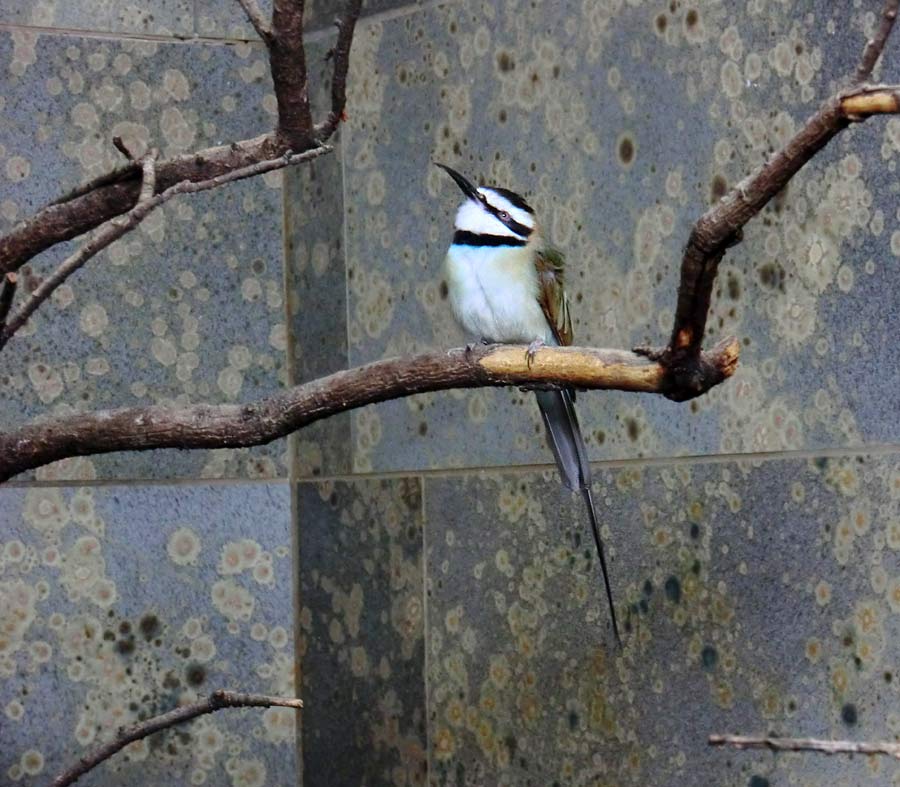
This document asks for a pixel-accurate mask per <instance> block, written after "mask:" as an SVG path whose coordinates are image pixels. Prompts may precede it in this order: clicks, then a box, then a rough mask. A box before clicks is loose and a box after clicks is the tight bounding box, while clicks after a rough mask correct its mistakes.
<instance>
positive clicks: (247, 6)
mask: <svg viewBox="0 0 900 787" xmlns="http://www.w3.org/2000/svg"><path fill="white" fill-rule="evenodd" d="M238 2H239V3H240V4H241V8H243V9H244V13H245V14H246V15H247V19H248V20H249V22H250V24H251V25H253V29H254V30H255V31H256V34H257V35H258V36H259V37H260V38H261V39H262V40H263V42H264V43H265V44H266V46H268V45H269V44H270V43H271V41H272V31H271V30H269V25H268V24H267V22H266V20H265V19H264V18H263V14H262V11H261V10H260V7H259V5H258V4H257V2H256V0H238Z"/></svg>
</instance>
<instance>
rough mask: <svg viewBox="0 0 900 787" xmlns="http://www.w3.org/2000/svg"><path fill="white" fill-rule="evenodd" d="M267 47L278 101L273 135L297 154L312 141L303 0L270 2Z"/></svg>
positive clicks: (275, 0) (276, 0)
mask: <svg viewBox="0 0 900 787" xmlns="http://www.w3.org/2000/svg"><path fill="white" fill-rule="evenodd" d="M267 45H268V47H269V67H270V68H271V70H272V82H273V83H274V85H275V98H276V99H277V101H278V128H277V131H276V135H277V136H278V139H279V140H280V142H281V143H282V144H283V145H285V146H286V147H287V148H288V149H289V150H296V151H298V152H299V151H301V150H305V149H306V148H308V147H309V146H310V145H311V144H312V139H313V122H312V114H311V113H310V109H309V89H308V86H307V83H306V53H305V51H304V49H303V0H274V2H273V4H272V34H271V36H270V38H269V41H268V42H267Z"/></svg>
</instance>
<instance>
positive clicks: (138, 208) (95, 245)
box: [0, 145, 332, 350]
mask: <svg viewBox="0 0 900 787" xmlns="http://www.w3.org/2000/svg"><path fill="white" fill-rule="evenodd" d="M331 150H332V148H330V147H328V146H327V145H322V146H320V147H318V148H313V149H312V150H308V151H306V152H305V153H298V154H296V155H285V156H280V157H279V158H276V159H272V160H269V161H261V162H259V163H257V164H251V165H250V166H247V167H242V168H241V169H236V170H232V171H231V172H227V173H225V174H223V175H219V176H218V177H215V178H210V179H209V180H201V181H197V182H194V181H190V180H183V181H181V182H180V183H176V184H175V185H174V186H170V187H169V188H167V189H166V190H165V191H162V192H160V193H159V194H156V195H153V190H154V184H155V179H156V168H155V163H154V162H155V159H154V158H153V155H152V154H151V155H148V156H146V157H145V158H144V159H143V160H142V162H141V167H142V171H143V173H144V176H145V180H144V182H143V184H142V186H141V192H140V197H139V199H138V203H137V205H135V206H134V207H133V208H132V209H131V210H130V211H128V213H126V214H125V215H124V216H116V217H115V218H113V219H110V220H109V221H108V222H106V223H105V224H104V225H103V226H101V227H100V229H99V230H98V231H97V232H96V234H95V235H94V236H93V237H92V238H91V239H90V240H88V241H87V242H86V243H85V244H84V245H83V246H82V247H81V248H80V249H79V250H78V251H76V252H75V253H74V254H72V255H71V256H69V257H67V258H66V259H65V260H63V262H62V263H61V264H60V266H59V267H58V268H57V269H56V270H55V271H54V272H53V273H52V274H51V275H50V276H48V277H47V278H46V279H44V280H43V281H42V282H41V283H40V284H39V285H38V287H37V288H36V289H35V290H34V292H32V293H31V296H30V297H29V298H28V300H27V301H26V302H25V303H24V304H23V306H22V308H20V309H19V310H18V311H17V312H16V313H15V314H14V315H13V316H12V317H11V318H10V320H9V322H8V323H7V324H6V325H5V326H3V327H2V328H0V350H2V349H3V347H5V346H6V344H7V343H8V342H9V340H10V339H11V338H12V337H13V336H14V335H15V333H16V332H17V331H18V330H19V329H20V328H22V326H23V325H25V323H26V322H27V321H28V319H29V318H30V317H31V315H32V314H34V312H35V311H36V310H37V309H38V307H39V306H40V305H41V304H42V303H44V302H45V301H46V300H47V299H48V298H49V297H50V296H51V295H52V294H53V292H54V291H55V290H56V289H57V288H58V287H59V286H60V285H61V284H62V283H63V282H64V281H66V279H68V278H69V277H70V276H71V275H72V274H73V273H75V271H77V270H79V269H80V268H81V267H82V266H84V264H85V263H86V262H87V261H88V260H90V259H91V258H93V257H95V256H96V255H97V254H98V253H100V252H101V251H103V249H105V248H107V247H108V246H109V245H110V244H112V243H113V242H114V241H116V240H118V239H119V238H121V237H122V236H123V235H125V234H126V233H128V232H131V230H133V229H134V228H135V227H137V226H138V224H140V223H141V222H142V221H143V220H144V219H145V218H146V217H147V216H148V215H149V214H150V213H152V212H153V211H154V210H156V209H157V208H158V207H159V206H160V205H162V204H164V203H166V202H168V201H169V200H170V199H172V197H176V196H178V195H179V194H196V193H197V192H199V191H208V190H210V189H214V188H217V187H219V186H224V185H225V184H226V183H233V182H234V181H236V180H243V179H245V178H251V177H254V176H256V175H261V174H263V173H265V172H272V171H273V170H276V169H282V168H283V167H288V166H292V165H294V164H300V163H302V162H305V161H310V160H311V159H314V158H318V157H319V156H321V155H324V154H325V153H329V152H331Z"/></svg>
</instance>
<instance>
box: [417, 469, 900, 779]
mask: <svg viewBox="0 0 900 787" xmlns="http://www.w3.org/2000/svg"><path fill="white" fill-rule="evenodd" d="M594 491H595V497H596V500H597V503H598V509H599V516H600V519H601V522H602V526H603V530H604V534H605V538H606V541H607V544H608V547H609V553H610V567H611V574H612V585H613V588H614V592H615V595H616V598H617V608H618V610H619V617H620V622H621V623H622V624H623V628H624V629H625V630H624V632H623V641H624V647H623V648H622V649H621V650H619V649H617V647H616V646H615V643H614V640H613V637H612V634H611V632H610V630H609V628H608V616H607V612H606V603H605V599H604V596H603V592H602V583H601V580H600V578H599V575H598V569H597V565H596V562H595V560H594V550H593V544H592V542H591V539H590V535H589V530H588V528H587V525H586V520H585V515H584V511H583V509H582V507H581V505H580V501H579V500H578V499H577V498H573V497H572V496H570V494H569V493H568V492H565V491H562V490H561V489H560V487H559V485H558V483H557V482H556V480H555V478H553V477H551V476H550V474H543V475H542V474H540V473H530V474H526V473H518V474H503V473H500V472H498V473H496V474H484V475H481V476H475V475H471V476H470V475H464V476H459V477H453V478H440V477H429V478H427V479H426V483H425V499H426V533H427V537H426V544H427V552H426V609H427V629H428V631H427V648H428V651H427V663H428V692H429V693H428V720H429V721H428V724H429V745H430V754H429V756H430V768H431V770H430V772H431V774H432V782H433V784H436V785H476V784H497V785H546V784H551V783H553V784H557V785H560V786H562V785H587V784H621V785H657V784H659V785H667V787H676V786H678V785H685V787H687V786H688V785H690V787H694V785H697V784H716V785H727V786H728V787H744V786H745V785H747V784H752V785H754V787H756V785H760V784H772V785H775V784H810V785H812V784H863V783H865V784H878V785H889V784H894V783H895V782H894V781H892V779H893V778H894V775H895V772H896V769H895V768H894V767H893V766H892V765H891V764H890V763H889V762H888V761H887V760H886V759H881V760H875V759H859V758H857V759H851V758H841V757H831V758H829V757H822V756H820V755H818V756H817V755H800V756H797V755H788V756H784V755H780V754H779V755H777V756H773V755H772V754H770V753H758V752H757V753H754V752H735V751H726V750H721V749H712V748H710V747H709V746H707V744H706V739H707V736H708V735H710V734H711V733H743V734H751V735H752V734H766V733H769V734H776V735H795V736H799V737H826V738H851V739H858V740H884V739H887V740H892V739H894V737H895V736H896V735H897V732H898V727H897V723H898V722H897V719H898V714H897V708H898V681H897V680H896V678H895V675H896V670H897V658H896V653H897V645H898V643H900V617H898V613H900V580H898V579H897V577H898V575H900V456H898V455H888V456H879V457H866V456H860V457H856V456H852V457H850V456H848V457H843V458H832V459H825V458H821V459H813V460H806V459H797V460H785V461H771V462H758V463H755V464H751V463H734V462H727V463H711V462H706V463H703V462H697V463H688V462H684V463H678V464H672V465H666V464H662V465H658V466H648V467H643V468H640V467H637V466H630V467H627V468H622V469H618V470H608V471H605V472H602V473H599V474H598V476H597V480H596V483H595V484H594ZM754 778H755V779H756V781H754ZM760 780H768V781H760Z"/></svg>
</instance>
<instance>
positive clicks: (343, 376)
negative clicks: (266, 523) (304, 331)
mask: <svg viewBox="0 0 900 787" xmlns="http://www.w3.org/2000/svg"><path fill="white" fill-rule="evenodd" d="M526 349H527V348H526V347H524V346H522V347H520V346H517V345H491V346H487V347H484V346H478V347H473V348H466V349H456V350H449V351H440V352H431V353H425V354H422V355H418V356H415V357H412V358H392V359H388V360H383V361H376V362H375V363H371V364H367V365H365V366H360V367H357V368H355V369H350V370H347V371H342V372H337V373H336V374H332V375H330V376H329V377H324V378H322V379H320V380H314V381H313V382H309V383H306V384H304V385H299V386H296V387H294V388H290V389H287V390H285V391H283V392H281V393H279V394H276V395H275V396H271V397H269V398H267V399H261V400H259V401H257V402H252V403H248V404H242V405H240V404H237V405H207V404H198V405H193V406H190V407H184V408H180V409H173V408H167V407H155V406H151V407H132V408H127V409H121V410H106V411H99V412H94V413H78V414H74V415H66V416H62V417H58V418H53V419H48V420H42V421H41V422H39V423H34V424H31V425H28V426H25V427H23V428H21V429H18V430H17V431H14V432H8V433H6V434H0V482H2V481H5V480H7V479H9V478H10V477H12V476H14V475H16V474H18V473H21V472H24V471H25V470H29V469H32V468H35V467H40V466H42V465H46V464H49V463H50V462H55V461H57V460H59V459H65V458H68V457H73V456H89V455H93V454H104V453H110V452H113V451H146V450H149V449H154V448H236V447H242V446H251V445H261V444H263V443H268V442H271V441H272V440H275V439H276V438H278V437H283V436H284V435H287V434H289V433H291V432H294V431H296V430H297V429H300V428H301V427H304V426H306V425H308V424H310V423H312V422H314V421H318V420H320V419H322V418H327V417H329V416H332V415H335V414H336V413H340V412H343V411H345V410H352V409H354V408H357V407H363V406H364V405H367V404H372V403H374V402H383V401H386V400H388V399H396V398H398V397H403V396H411V395H412V394H417V393H424V392H426V391H441V390H446V389H448V388H475V387H486V386H507V385H517V386H528V387H535V388H540V387H553V386H560V385H565V386H572V387H575V388H585V389H588V388H593V389H615V390H620V391H637V392H644V393H657V394H663V395H665V396H668V397H670V398H689V394H693V395H696V393H695V392H693V391H691V392H687V393H686V392H683V391H679V390H678V388H677V385H678V383H677V381H676V380H673V379H672V378H671V376H670V375H669V374H668V371H667V370H666V369H665V368H664V367H663V366H661V365H660V364H659V363H655V362H652V361H649V360H648V359H646V358H643V357H641V356H639V355H636V354H634V353H631V352H625V351H621V350H596V349H588V348H583V347H554V348H549V347H548V348H544V349H541V350H539V351H538V353H537V355H536V357H535V359H534V362H533V363H532V364H531V365H530V366H529V364H528V361H527V359H526ZM738 352H739V348H738V343H737V341H736V340H735V339H729V340H726V341H724V342H721V343H720V344H718V345H716V346H715V347H714V348H713V349H712V350H710V351H708V352H705V353H702V354H701V356H700V361H701V364H700V367H701V368H702V369H703V379H702V381H700V387H701V388H702V390H701V391H700V392H699V393H702V392H703V391H706V390H709V388H711V387H713V386H714V385H717V384H718V383H720V382H722V381H723V380H725V379H726V378H728V377H730V376H731V375H732V374H733V373H734V370H735V368H736V366H737V361H738Z"/></svg>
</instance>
